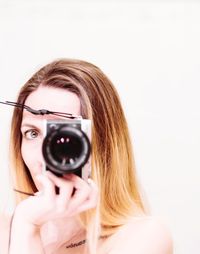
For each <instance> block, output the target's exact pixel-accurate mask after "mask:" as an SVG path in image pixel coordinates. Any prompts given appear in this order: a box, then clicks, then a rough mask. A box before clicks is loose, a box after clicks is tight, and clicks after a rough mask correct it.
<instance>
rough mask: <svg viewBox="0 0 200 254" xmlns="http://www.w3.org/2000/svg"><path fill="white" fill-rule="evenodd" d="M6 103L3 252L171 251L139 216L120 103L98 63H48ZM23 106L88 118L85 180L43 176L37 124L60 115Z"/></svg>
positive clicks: (166, 239) (166, 238) (152, 223)
mask: <svg viewBox="0 0 200 254" xmlns="http://www.w3.org/2000/svg"><path fill="white" fill-rule="evenodd" d="M11 105H15V106H16V107H15V109H14V113H13V118H12V129H11V130H12V132H11V155H12V157H11V160H12V168H13V172H14V174H15V189H16V190H17V192H16V201H17V206H16V209H15V213H14V216H13V218H12V223H10V224H11V226H10V227H9V226H5V228H9V229H10V234H9V237H8V238H9V244H8V245H9V254H18V253H20V254H23V253H24V254H25V253H26V254H27V253H29V254H32V253H34V254H35V253H37V254H42V253H47V254H50V253H52V254H53V253H56V254H62V253H87V254H89V253H92V254H94V253H97V254H121V253H126V254H128V253H130V254H131V253H135V254H145V253H148V254H151V253H152V254H161V253H162V254H171V253H172V243H171V238H170V235H169V233H168V232H167V230H166V229H165V227H164V226H163V225H162V224H161V223H159V222H157V221H156V220H155V219H153V218H151V217H149V216H147V214H146V210H145V206H144V204H143V201H142V197H141V194H140V191H139V186H138V183H137V179H136V172H135V167H134V160H133V155H132V148H131V143H130V136H129V132H128V128H127V123H126V120H125V117H124V113H123V110H122V107H121V104H120V100H119V97H118V94H117V92H116V90H115V88H114V87H113V85H112V83H111V82H110V80H109V79H108V78H107V77H106V76H105V74H104V73H103V72H102V71H101V70H100V69H99V68H98V67H96V66H94V65H92V64H90V63H88V62H84V61H80V60H72V59H61V60H57V61H54V62H52V63H50V64H48V65H46V66H44V67H43V68H41V69H40V70H39V71H38V72H36V73H35V74H34V75H33V77H32V78H31V79H30V80H29V81H28V82H27V83H26V84H25V85H24V86H23V87H22V89H21V91H20V93H19V96H18V99H17V102H16V104H12V103H11ZM24 105H26V106H24ZM27 109H28V110H27ZM30 109H31V110H32V109H33V111H35V112H36V111H37V112H41V111H39V110H41V109H46V110H49V111H54V112H55V111H56V112H63V113H70V114H71V115H73V116H75V118H76V116H81V117H82V118H84V119H90V120H91V122H92V155H91V158H92V161H91V168H92V174H91V179H88V181H87V180H86V181H85V180H83V179H81V178H80V177H78V176H77V175H75V174H66V175H64V176H63V177H58V176H56V175H55V174H53V173H52V172H50V171H46V172H45V173H42V168H43V164H44V159H43V156H42V149H41V147H42V143H43V139H44V135H45V134H44V131H43V122H44V120H48V119H57V118H60V116H55V115H53V114H46V113H44V111H43V113H44V114H43V113H41V114H40V113H39V114H33V111H31V110H30ZM55 187H57V188H59V192H56V188H55ZM27 194H30V195H32V196H27ZM5 230H6V229H5ZM7 231H8V230H7ZM5 249H6V246H5Z"/></svg>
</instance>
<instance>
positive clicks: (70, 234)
mask: <svg viewBox="0 0 200 254" xmlns="http://www.w3.org/2000/svg"><path fill="white" fill-rule="evenodd" d="M40 234H41V239H42V242H43V245H44V248H45V251H46V252H47V253H49V254H51V253H55V251H56V250H58V249H59V248H61V247H65V245H66V246H69V245H70V244H73V243H75V242H79V241H81V240H84V239H85V232H84V229H83V228H82V227H81V225H80V222H79V221H78V220H77V218H75V217H71V218H67V219H57V220H53V221H49V222H47V223H46V224H44V225H43V226H42V228H41V230H40Z"/></svg>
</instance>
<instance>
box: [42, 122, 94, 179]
mask: <svg viewBox="0 0 200 254" xmlns="http://www.w3.org/2000/svg"><path fill="white" fill-rule="evenodd" d="M45 132H46V135H45V138H44V141H43V145H42V153H43V157H44V160H45V164H46V165H45V170H50V171H51V172H52V173H54V174H56V175H57V176H62V175H64V174H69V173H73V174H76V175H78V176H80V177H81V178H83V179H85V180H86V179H88V177H89V175H90V168H91V166H90V153H91V143H90V139H91V121H90V120H86V119H69V120H60V119H56V120H46V121H45Z"/></svg>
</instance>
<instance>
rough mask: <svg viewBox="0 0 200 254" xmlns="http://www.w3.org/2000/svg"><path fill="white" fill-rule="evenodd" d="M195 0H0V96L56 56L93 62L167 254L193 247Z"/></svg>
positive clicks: (1, 183) (198, 164)
mask: <svg viewBox="0 0 200 254" xmlns="http://www.w3.org/2000/svg"><path fill="white" fill-rule="evenodd" d="M199 13H200V5H199V3H198V1H196V2H192V1H188V2H186V1H185V2H183V1H177V2H176V1H166V2H161V1H154V2H153V1H137V2H136V1H67V0H66V1H61V0H60V1H59V0H58V1H53V0H51V1H50V0H49V1H44V0H43V1H42V0H41V1H30V0H29V1H25V0H24V1H19V0H15V1H12V0H10V1H9V0H7V1H0V38H1V39H0V73H1V85H0V90H1V92H0V100H15V98H16V93H17V91H18V89H19V87H20V86H21V85H22V84H23V83H24V82H25V81H26V80H27V79H28V78H29V77H30V75H31V74H32V73H34V72H35V71H36V70H37V69H38V68H39V67H41V66H42V65H43V64H45V63H47V62H48V61H51V60H53V59H55V58H59V57H71V58H80V59H84V60H88V61H90V62H93V63H94V64H96V65H98V66H99V67H101V69H102V70H103V71H104V72H105V73H106V74H107V75H108V76H109V77H110V79H111V80H112V81H113V82H114V84H115V85H116V87H117V89H118V91H119V93H120V96H121V99H122V103H123V106H124V109H125V112H126V115H127V119H128V122H129V125H130V128H131V133H132V136H133V143H134V150H135V157H136V164H137V169H138V173H139V176H140V179H141V182H142V184H143V186H144V189H145V191H146V193H147V195H148V198H149V201H150V204H151V207H152V211H153V213H154V214H155V215H158V216H161V217H164V219H165V220H166V222H167V224H168V226H169V228H170V230H171V232H172V235H173V237H174V244H175V253H177V254H179V253H180V254H187V253H199V252H200V245H199V242H200V219H199V214H200V201H199V194H200V184H199V181H200V179H199V177H200V160H199V157H200V156H199V149H200V99H199V97H200V83H199V82H200V75H199V67H200V46H199V45H200V15H199ZM10 113H11V110H10V109H8V107H4V106H1V105H0V119H1V124H0V140H1V146H0V163H1V177H0V200H1V202H0V207H1V208H6V207H11V205H10V204H11V203H10V198H9V199H8V197H9V195H8V194H7V193H8V190H9V188H8V185H9V184H8V169H7V159H6V158H7V147H8V145H7V144H8V129H9V128H8V126H9V118H10Z"/></svg>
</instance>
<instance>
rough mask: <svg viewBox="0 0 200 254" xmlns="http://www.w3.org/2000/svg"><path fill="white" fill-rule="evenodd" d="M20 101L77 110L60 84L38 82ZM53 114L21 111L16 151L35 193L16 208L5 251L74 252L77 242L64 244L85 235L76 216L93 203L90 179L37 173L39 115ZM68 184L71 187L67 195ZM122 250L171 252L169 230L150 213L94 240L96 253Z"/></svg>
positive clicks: (79, 249) (76, 103)
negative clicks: (9, 242)
mask: <svg viewBox="0 0 200 254" xmlns="http://www.w3.org/2000/svg"><path fill="white" fill-rule="evenodd" d="M25 104H26V105H28V106H30V107H31V108H33V109H48V110H52V111H59V112H66V113H71V114H74V115H80V101H79V98H78V97H77V95H75V94H74V93H71V92H69V91H66V90H63V89H56V88H49V87H43V86H41V87H39V89H38V90H36V91H35V92H33V93H31V94H30V95H29V96H28V98H27V100H26V102H25ZM57 118H58V117H57V116H50V115H49V116H47V115H44V116H38V115H37V116H36V115H33V114H31V113H29V112H27V111H24V112H23V119H22V126H21V132H22V136H23V139H22V146H21V152H22V157H23V160H24V162H25V163H26V165H27V167H28V169H29V170H30V173H31V176H32V178H33V180H34V182H35V184H36V186H37V189H38V190H39V192H38V193H37V194H36V195H35V196H33V197H29V198H28V199H26V200H24V201H22V202H21V203H20V204H19V205H18V206H17V208H16V211H15V215H14V219H13V226H12V234H11V249H10V253H9V254H19V253H20V254H27V253H29V254H33V253H34V254H35V253H37V254H44V253H47V254H64V253H65V254H67V253H73V254H76V253H82V251H83V245H82V246H80V247H76V248H71V249H70V248H69V249H66V246H67V245H70V244H71V243H76V242H79V241H81V240H83V239H85V231H84V229H83V228H82V227H81V225H80V224H79V221H78V220H77V219H76V215H78V214H79V213H80V212H82V211H85V210H88V209H90V208H94V207H95V206H96V205H97V201H98V188H97V186H96V184H95V183H94V182H93V181H92V180H91V181H89V183H88V182H86V181H84V180H82V179H81V178H79V177H78V176H76V175H73V174H71V175H66V176H64V177H62V178H58V177H56V176H55V175H53V174H52V173H50V172H46V173H45V174H44V173H42V169H43V166H44V161H43V156H42V151H41V146H42V142H43V139H44V130H43V126H44V125H43V120H44V119H57ZM93 170H95V169H93ZM55 186H58V187H59V188H60V194H59V195H56V193H55ZM74 188H75V189H76V192H75V194H74V195H73V196H72V192H73V189H74ZM5 228H6V227H5ZM7 228H9V227H7ZM39 229H40V230H39ZM0 230H1V229H0ZM6 231H7V232H8V230H7V229H6ZM2 253H3V254H4V252H2ZM122 253H126V254H129V253H130V254H132V253H134V254H172V241H171V238H170V234H169V233H168V231H167V230H166V229H165V227H164V226H163V225H162V224H161V223H160V222H158V221H157V220H155V219H153V218H150V217H141V218H137V217H136V218H132V219H130V221H129V222H128V223H127V224H126V225H125V226H123V227H122V228H120V229H119V231H118V232H117V233H116V234H115V235H114V236H112V237H110V238H108V239H101V240H100V244H99V251H98V254H122ZM5 254H6V252H5Z"/></svg>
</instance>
